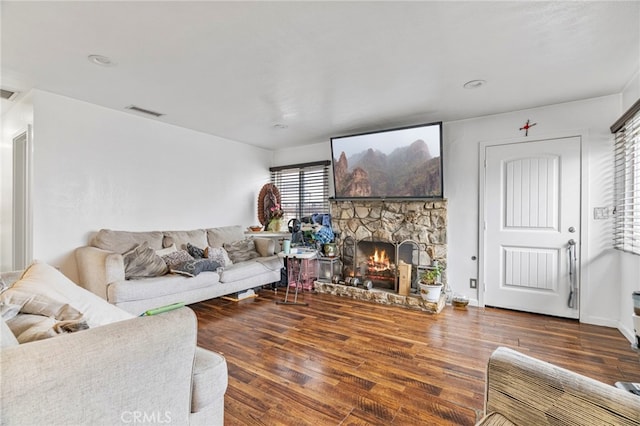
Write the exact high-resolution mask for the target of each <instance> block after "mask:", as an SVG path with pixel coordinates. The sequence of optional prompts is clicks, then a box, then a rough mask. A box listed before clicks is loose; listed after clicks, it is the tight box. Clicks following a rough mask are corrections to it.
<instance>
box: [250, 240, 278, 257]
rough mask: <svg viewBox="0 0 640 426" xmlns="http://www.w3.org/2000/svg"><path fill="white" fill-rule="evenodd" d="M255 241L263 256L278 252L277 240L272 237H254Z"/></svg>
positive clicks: (258, 250)
mask: <svg viewBox="0 0 640 426" xmlns="http://www.w3.org/2000/svg"><path fill="white" fill-rule="evenodd" d="M253 243H254V244H255V245H256V251H257V252H258V253H260V256H262V257H268V256H273V255H274V254H276V242H275V241H274V240H273V239H272V238H254V239H253Z"/></svg>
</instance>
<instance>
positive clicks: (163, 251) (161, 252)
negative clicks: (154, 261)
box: [156, 244, 178, 257]
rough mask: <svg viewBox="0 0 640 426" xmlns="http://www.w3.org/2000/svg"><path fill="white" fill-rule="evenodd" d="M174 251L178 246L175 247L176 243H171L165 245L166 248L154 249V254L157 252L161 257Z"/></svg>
mask: <svg viewBox="0 0 640 426" xmlns="http://www.w3.org/2000/svg"><path fill="white" fill-rule="evenodd" d="M176 251H178V248H177V247H176V245H175V244H171V245H170V246H169V247H167V248H163V249H160V250H156V254H157V255H158V256H160V257H162V256H165V255H167V254H171V253H173V252H176Z"/></svg>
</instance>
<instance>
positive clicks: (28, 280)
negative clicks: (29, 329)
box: [0, 261, 133, 336]
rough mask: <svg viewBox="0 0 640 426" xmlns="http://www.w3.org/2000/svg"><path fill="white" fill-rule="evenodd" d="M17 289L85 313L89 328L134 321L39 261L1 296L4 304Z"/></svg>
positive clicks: (128, 314) (129, 316) (127, 314)
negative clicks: (65, 304)
mask: <svg viewBox="0 0 640 426" xmlns="http://www.w3.org/2000/svg"><path fill="white" fill-rule="evenodd" d="M17 289H18V290H21V291H24V292H25V293H28V294H32V295H38V296H47V297H49V298H51V299H54V300H56V301H59V302H63V303H68V304H69V305H71V306H73V308H75V309H76V310H78V311H80V312H82V313H83V315H84V319H85V320H86V321H87V323H88V325H89V327H97V326H99V325H105V324H110V323H113V322H116V321H122V320H126V319H129V318H133V315H131V314H130V313H128V312H125V311H123V310H122V309H120V308H118V307H117V306H114V305H111V304H110V303H108V302H107V301H105V300H104V299H102V298H101V297H100V296H98V295H95V294H93V293H91V292H90V291H87V290H85V289H84V288H82V287H80V286H79V285H77V284H76V283H74V282H73V281H71V280H70V279H69V278H67V277H66V276H65V275H64V274H63V273H62V272H60V271H58V270H57V269H56V268H54V267H53V266H51V265H48V264H46V263H41V262H38V261H35V262H34V263H32V264H31V266H29V267H28V268H27V269H26V271H24V273H23V274H22V277H21V278H20V279H19V280H17V281H16V282H15V283H14V284H13V285H12V286H11V288H10V289H9V290H7V291H5V292H4V293H2V294H1V295H0V302H2V301H4V302H5V303H6V302H7V300H5V297H7V295H11V293H10V292H12V291H14V290H17ZM18 316H19V317H20V316H23V315H18ZM14 319H15V318H14ZM12 321H13V320H12ZM16 336H17V333H16Z"/></svg>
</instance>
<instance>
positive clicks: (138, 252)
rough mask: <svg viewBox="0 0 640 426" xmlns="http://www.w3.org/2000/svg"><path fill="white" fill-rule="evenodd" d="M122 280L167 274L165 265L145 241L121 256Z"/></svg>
mask: <svg viewBox="0 0 640 426" xmlns="http://www.w3.org/2000/svg"><path fill="white" fill-rule="evenodd" d="M122 257H123V260H124V278H125V279H126V280H129V279H131V278H146V277H157V276H160V275H164V274H166V273H167V272H168V268H167V264H166V263H165V262H164V260H162V258H161V257H160V256H158V255H157V254H156V251H155V250H154V249H152V248H151V247H149V243H147V242H146V241H145V242H143V243H142V244H140V245H138V246H136V247H134V248H133V249H131V250H129V251H128V252H126V253H124V254H123V255H122Z"/></svg>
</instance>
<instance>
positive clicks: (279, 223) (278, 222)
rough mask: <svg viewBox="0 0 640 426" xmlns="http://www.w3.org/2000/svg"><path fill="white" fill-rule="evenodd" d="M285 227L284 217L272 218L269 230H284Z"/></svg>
mask: <svg viewBox="0 0 640 426" xmlns="http://www.w3.org/2000/svg"><path fill="white" fill-rule="evenodd" d="M283 228H284V219H271V221H269V226H267V231H271V232H282V229H283Z"/></svg>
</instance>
